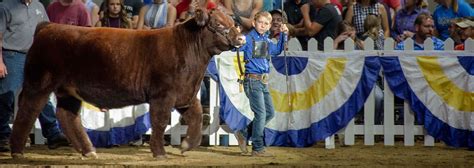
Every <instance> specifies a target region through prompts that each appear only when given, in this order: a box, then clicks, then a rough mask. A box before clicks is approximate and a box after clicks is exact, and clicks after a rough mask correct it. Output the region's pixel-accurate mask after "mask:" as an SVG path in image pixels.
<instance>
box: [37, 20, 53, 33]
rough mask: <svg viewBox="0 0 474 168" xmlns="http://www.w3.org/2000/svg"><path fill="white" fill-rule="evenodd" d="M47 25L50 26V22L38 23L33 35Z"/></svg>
mask: <svg viewBox="0 0 474 168" xmlns="http://www.w3.org/2000/svg"><path fill="white" fill-rule="evenodd" d="M49 24H51V23H50V22H46V21H44V22H40V23H38V24H37V25H36V30H35V35H36V34H37V33H38V32H39V31H40V30H41V29H43V28H44V27H46V26H48V25H49Z"/></svg>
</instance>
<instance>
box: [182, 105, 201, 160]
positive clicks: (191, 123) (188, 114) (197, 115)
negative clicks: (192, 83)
mask: <svg viewBox="0 0 474 168" xmlns="http://www.w3.org/2000/svg"><path fill="white" fill-rule="evenodd" d="M178 111H179V112H180V113H181V115H182V116H183V119H184V120H185V121H186V123H187V124H188V130H187V132H186V139H184V141H183V142H182V143H181V153H184V152H186V151H188V150H190V149H192V148H194V147H196V146H199V145H200V144H201V138H202V137H201V135H202V134H201V129H202V107H201V103H200V101H199V99H194V101H193V102H192V103H191V105H190V106H189V107H188V108H182V109H178Z"/></svg>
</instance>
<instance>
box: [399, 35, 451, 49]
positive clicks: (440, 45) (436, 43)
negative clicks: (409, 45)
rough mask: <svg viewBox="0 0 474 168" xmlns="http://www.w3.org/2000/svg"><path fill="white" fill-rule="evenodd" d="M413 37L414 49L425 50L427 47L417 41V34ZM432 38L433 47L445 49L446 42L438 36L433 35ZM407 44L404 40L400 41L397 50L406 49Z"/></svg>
mask: <svg viewBox="0 0 474 168" xmlns="http://www.w3.org/2000/svg"><path fill="white" fill-rule="evenodd" d="M412 39H413V49H414V50H425V47H424V46H423V45H420V44H418V43H416V42H414V41H415V36H413V37H412ZM431 40H433V49H434V50H444V42H443V41H442V40H440V39H438V38H436V37H431ZM404 49H405V45H404V44H403V41H402V42H400V43H398V44H397V46H396V47H395V50H404Z"/></svg>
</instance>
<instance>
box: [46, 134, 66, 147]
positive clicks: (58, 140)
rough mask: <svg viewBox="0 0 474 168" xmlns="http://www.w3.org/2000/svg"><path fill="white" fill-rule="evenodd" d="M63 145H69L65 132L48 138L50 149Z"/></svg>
mask: <svg viewBox="0 0 474 168" xmlns="http://www.w3.org/2000/svg"><path fill="white" fill-rule="evenodd" d="M61 146H69V142H68V141H67V139H66V137H65V136H64V135H63V134H60V135H59V136H57V137H55V138H54V139H51V140H48V149H57V148H59V147H61Z"/></svg>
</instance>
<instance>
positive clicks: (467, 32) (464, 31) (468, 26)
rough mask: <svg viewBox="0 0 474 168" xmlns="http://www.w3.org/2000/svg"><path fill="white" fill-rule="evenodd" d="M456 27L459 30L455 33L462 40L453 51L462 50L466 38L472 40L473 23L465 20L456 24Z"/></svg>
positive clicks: (473, 37)
mask: <svg viewBox="0 0 474 168" xmlns="http://www.w3.org/2000/svg"><path fill="white" fill-rule="evenodd" d="M456 26H458V27H459V30H457V31H456V33H457V34H458V35H459V36H460V39H461V40H462V43H461V44H458V45H456V47H455V48H454V49H455V50H464V42H465V40H467V39H468V38H471V39H474V21H472V20H469V19H465V20H463V21H461V22H458V23H456Z"/></svg>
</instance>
